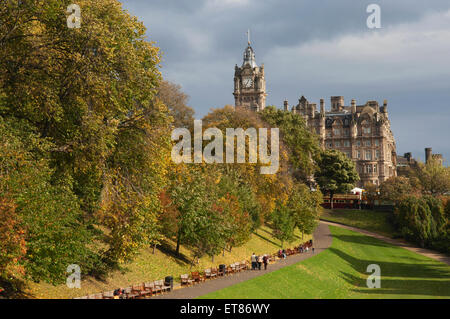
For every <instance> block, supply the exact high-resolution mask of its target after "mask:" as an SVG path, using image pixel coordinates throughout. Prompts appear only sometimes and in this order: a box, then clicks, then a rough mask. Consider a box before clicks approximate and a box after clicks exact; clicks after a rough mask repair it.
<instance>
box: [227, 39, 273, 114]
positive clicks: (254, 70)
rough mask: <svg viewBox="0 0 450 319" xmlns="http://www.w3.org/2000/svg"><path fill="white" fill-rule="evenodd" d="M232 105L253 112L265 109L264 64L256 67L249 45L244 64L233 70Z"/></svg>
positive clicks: (253, 53)
mask: <svg viewBox="0 0 450 319" xmlns="http://www.w3.org/2000/svg"><path fill="white" fill-rule="evenodd" d="M233 95H234V101H235V102H234V104H235V106H237V107H247V108H250V109H251V110H253V111H256V112H258V111H261V110H263V109H264V108H265V107H266V96H267V94H266V79H265V78H264V64H262V65H261V66H260V67H258V66H257V65H256V61H255V52H254V51H253V48H252V47H251V45H250V33H249V39H248V46H247V48H246V49H245V52H244V62H243V63H242V66H241V67H239V66H238V65H237V64H236V66H235V70H234V93H233Z"/></svg>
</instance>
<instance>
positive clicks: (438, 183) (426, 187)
mask: <svg viewBox="0 0 450 319" xmlns="http://www.w3.org/2000/svg"><path fill="white" fill-rule="evenodd" d="M412 176H413V177H414V178H416V179H417V180H418V182H419V184H420V186H421V188H422V192H423V194H428V195H432V196H438V195H444V194H445V193H448V192H450V167H445V166H443V165H442V164H441V163H440V161H438V160H437V159H434V158H432V159H430V160H429V161H428V162H427V163H426V164H423V163H418V164H417V166H416V167H415V168H413V169H412Z"/></svg>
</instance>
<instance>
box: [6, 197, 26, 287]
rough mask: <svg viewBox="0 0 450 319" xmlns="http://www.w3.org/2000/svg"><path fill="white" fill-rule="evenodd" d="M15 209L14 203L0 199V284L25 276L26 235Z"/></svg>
mask: <svg viewBox="0 0 450 319" xmlns="http://www.w3.org/2000/svg"><path fill="white" fill-rule="evenodd" d="M16 208H17V207H16V205H15V204H14V202H12V201H11V200H9V199H7V198H5V197H0V282H1V280H2V279H7V278H8V277H17V276H18V274H22V275H25V271H24V268H23V258H25V255H26V252H27V249H26V233H25V229H24V228H23V224H22V220H21V216H20V215H19V214H18V213H17V211H16Z"/></svg>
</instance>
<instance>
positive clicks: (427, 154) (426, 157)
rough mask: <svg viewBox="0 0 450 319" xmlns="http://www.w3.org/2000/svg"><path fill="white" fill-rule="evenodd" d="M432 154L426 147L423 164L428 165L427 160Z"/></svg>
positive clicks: (429, 148)
mask: <svg viewBox="0 0 450 319" xmlns="http://www.w3.org/2000/svg"><path fill="white" fill-rule="evenodd" d="M432 154H433V150H432V148H431V147H427V148H426V149H425V163H428V161H429V160H431V157H432Z"/></svg>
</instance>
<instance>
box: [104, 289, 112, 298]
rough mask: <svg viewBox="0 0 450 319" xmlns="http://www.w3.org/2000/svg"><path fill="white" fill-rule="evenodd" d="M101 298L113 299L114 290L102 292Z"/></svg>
mask: <svg viewBox="0 0 450 319" xmlns="http://www.w3.org/2000/svg"><path fill="white" fill-rule="evenodd" d="M103 299H114V291H107V292H104V293H103Z"/></svg>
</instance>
